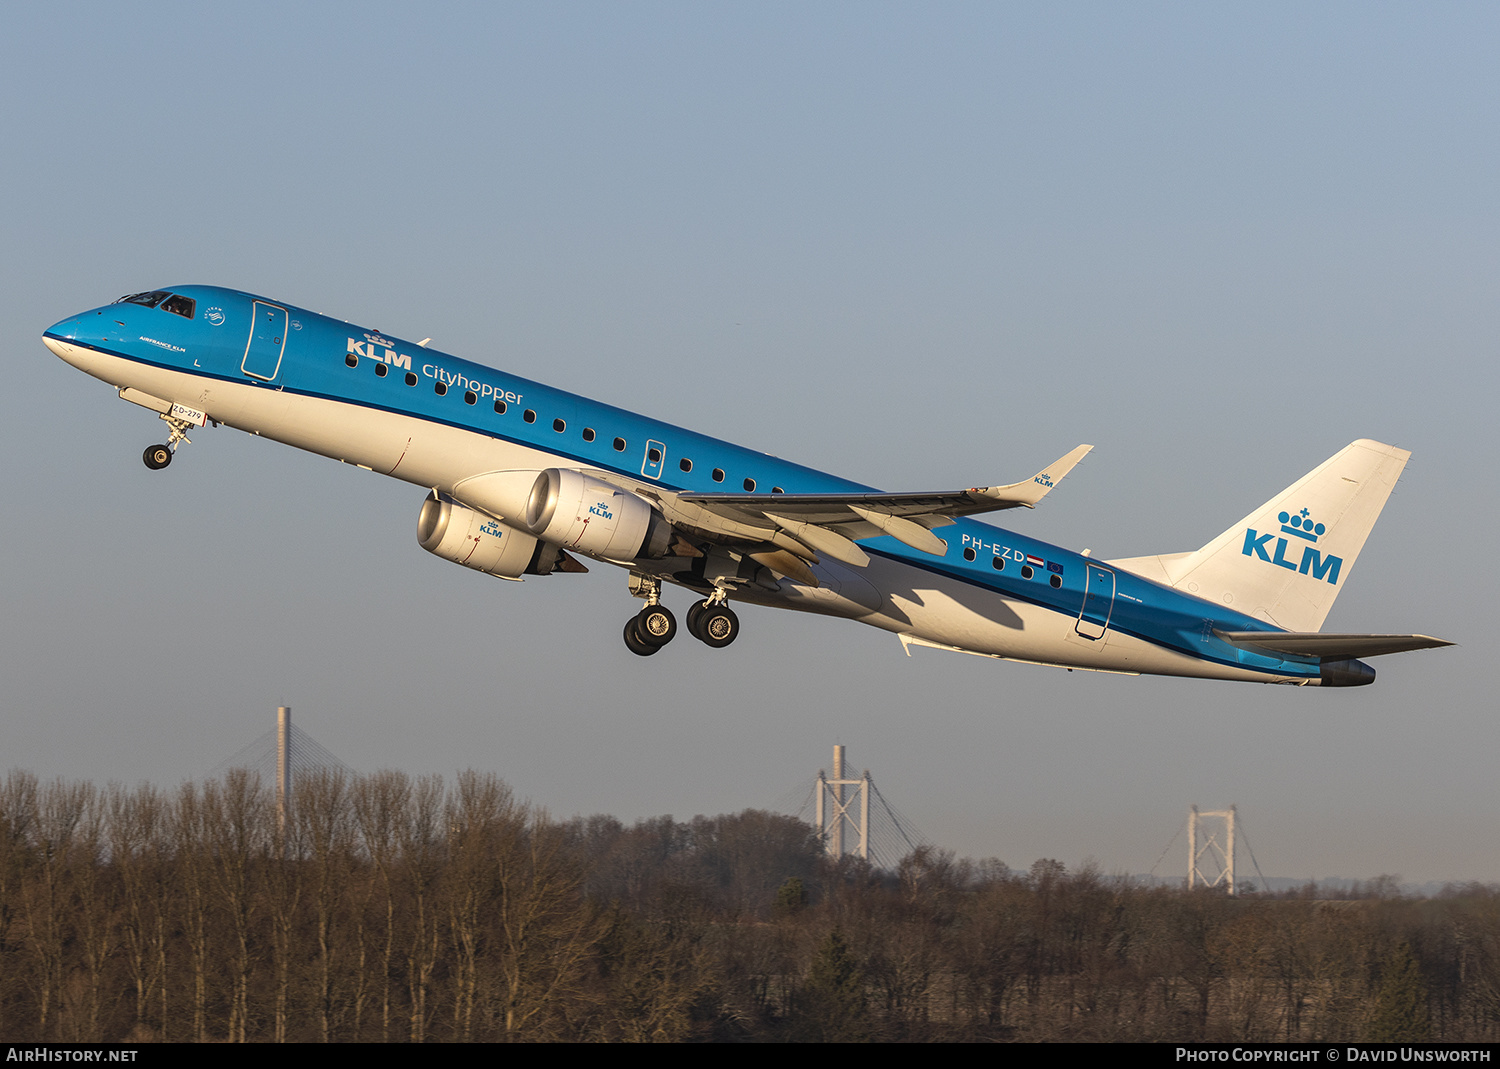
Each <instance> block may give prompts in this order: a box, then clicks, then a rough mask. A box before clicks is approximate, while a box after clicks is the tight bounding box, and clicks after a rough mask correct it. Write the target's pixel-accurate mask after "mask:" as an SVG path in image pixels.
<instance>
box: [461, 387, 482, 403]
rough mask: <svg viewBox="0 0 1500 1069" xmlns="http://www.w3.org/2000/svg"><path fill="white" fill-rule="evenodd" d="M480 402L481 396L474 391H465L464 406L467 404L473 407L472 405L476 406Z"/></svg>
mask: <svg viewBox="0 0 1500 1069" xmlns="http://www.w3.org/2000/svg"><path fill="white" fill-rule="evenodd" d="M478 400H479V395H478V394H477V393H475V392H474V391H473V390H465V391H464V404H466V405H472V404H475V403H476V402H478Z"/></svg>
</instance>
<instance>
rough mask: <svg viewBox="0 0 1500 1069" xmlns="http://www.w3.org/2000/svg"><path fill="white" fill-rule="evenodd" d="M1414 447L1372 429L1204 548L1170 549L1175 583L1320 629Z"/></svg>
mask: <svg viewBox="0 0 1500 1069" xmlns="http://www.w3.org/2000/svg"><path fill="white" fill-rule="evenodd" d="M1410 457H1411V453H1410V452H1408V451H1407V450H1405V449H1397V448H1395V447H1394V446H1389V445H1382V444H1381V443H1379V442H1372V441H1370V440H1369V439H1368V438H1362V439H1360V440H1359V441H1357V442H1354V443H1352V444H1350V445H1348V446H1345V447H1344V448H1343V449H1342V450H1340V451H1339V452H1338V453H1337V454H1335V455H1334V456H1333V457H1331V458H1329V459H1328V460H1326V461H1324V462H1323V463H1322V464H1320V465H1318V467H1316V468H1314V469H1313V470H1312V471H1311V472H1309V473H1308V474H1307V475H1304V476H1303V477H1302V478H1301V479H1298V480H1297V481H1296V482H1295V483H1293V484H1292V485H1291V486H1289V487H1287V488H1286V489H1285V490H1283V491H1282V492H1281V493H1279V494H1277V495H1276V496H1275V497H1273V498H1272V499H1271V500H1270V501H1267V502H1266V503H1265V504H1264V505H1262V506H1261V507H1260V508H1258V509H1256V510H1255V511H1254V512H1252V513H1250V515H1248V516H1246V517H1245V518H1244V519H1243V520H1241V521H1240V522H1239V523H1237V524H1235V525H1234V526H1233V527H1231V528H1229V530H1227V531H1225V532H1224V533H1223V534H1221V535H1219V537H1218V538H1215V539H1214V540H1213V541H1212V542H1210V543H1208V545H1206V546H1204V547H1203V548H1202V549H1200V550H1198V552H1196V553H1189V554H1185V555H1183V556H1180V557H1175V558H1161V565H1162V568H1163V569H1164V571H1165V572H1166V578H1167V579H1168V580H1169V581H1170V582H1171V585H1172V586H1174V587H1176V588H1177V589H1179V590H1184V591H1186V592H1188V593H1190V594H1194V595H1196V596H1197V597H1200V598H1205V599H1207V600H1208V601H1212V602H1214V603H1215V604H1219V605H1226V606H1229V607H1230V608H1233V609H1235V610H1237V611H1239V612H1242V613H1245V614H1247V615H1250V616H1255V617H1258V618H1260V619H1262V620H1266V621H1267V622H1269V623H1272V624H1275V625H1276V626H1277V627H1281V628H1284V629H1286V630H1288V631H1317V630H1318V629H1319V628H1321V627H1322V626H1323V621H1324V619H1326V618H1327V616H1328V610H1329V609H1331V608H1333V599H1334V598H1336V597H1338V594H1339V591H1340V590H1342V589H1343V587H1344V584H1345V583H1346V582H1348V579H1349V573H1350V571H1351V570H1352V569H1353V567H1354V562H1355V560H1356V559H1357V558H1358V557H1359V551H1360V550H1361V549H1363V548H1364V544H1365V539H1366V538H1368V537H1369V534H1370V528H1372V527H1374V526H1375V521H1376V520H1377V519H1378V518H1379V517H1380V510H1381V509H1382V508H1384V507H1385V502H1386V499H1387V498H1388V497H1390V496H1391V490H1392V488H1394V487H1395V485H1396V480H1397V479H1398V478H1400V477H1401V471H1402V469H1403V468H1405V467H1406V462H1407V460H1408V459H1409V458H1410Z"/></svg>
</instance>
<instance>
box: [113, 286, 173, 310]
mask: <svg viewBox="0 0 1500 1069" xmlns="http://www.w3.org/2000/svg"><path fill="white" fill-rule="evenodd" d="M170 296H172V295H171V294H170V293H168V292H167V291H166V290H150V291H148V292H146V293H132V294H130V295H128V296H125V297H121V298H120V299H119V300H118V301H116V302H115V303H116V304H144V305H145V306H146V307H147V308H155V307H156V306H157V305H159V304H161V302H162V301H164V300H166V299H167V298H168V297H170Z"/></svg>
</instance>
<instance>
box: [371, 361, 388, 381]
mask: <svg viewBox="0 0 1500 1069" xmlns="http://www.w3.org/2000/svg"><path fill="white" fill-rule="evenodd" d="M390 371H391V369H390V368H388V367H387V366H386V365H385V364H383V363H381V364H376V365H375V374H376V375H378V376H379V377H380V378H382V379H383V378H385V377H386V376H387V375H389V374H390Z"/></svg>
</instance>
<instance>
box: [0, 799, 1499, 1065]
mask: <svg viewBox="0 0 1500 1069" xmlns="http://www.w3.org/2000/svg"><path fill="white" fill-rule="evenodd" d="M288 808H289V811H288V812H286V813H285V814H283V813H280V812H279V811H278V808H277V806H276V804H275V800H274V798H273V797H272V795H271V793H270V792H269V791H268V790H267V789H266V788H265V787H264V786H263V785H262V784H261V783H260V782H259V780H258V779H257V778H255V777H253V776H250V775H244V774H238V773H236V774H231V775H230V776H228V777H227V778H225V779H224V780H222V781H212V782H208V783H204V784H187V785H184V786H183V787H181V788H179V789H178V790H176V791H175V792H164V791H161V790H158V789H156V788H154V787H150V786H142V787H138V788H135V789H125V788H121V787H118V786H110V787H107V788H105V789H102V790H101V789H98V788H96V787H94V786H92V785H90V784H87V783H70V782H65V781H61V780H59V781H56V782H52V783H45V784H43V783H38V782H37V781H36V779H35V778H34V777H32V776H30V775H28V774H25V773H12V774H10V775H9V777H8V778H6V779H5V780H4V781H3V782H0V1036H4V1037H5V1038H6V1039H7V1040H9V1041H21V1042H38V1041H46V1040H54V1041H75V1042H98V1041H105V1042H115V1041H124V1042H131V1043H140V1042H149V1041H152V1040H165V1041H200V1042H202V1041H231V1042H244V1041H283V1040H285V1041H350V1040H362V1041H390V1042H424V1041H495V1040H527V1041H545V1040H600V1041H673V1040H678V1041H682V1040H699V1041H757V1040H869V1041H902V1040H917V1041H924V1040H925V1041H935V1040H1023V1041H1025V1040H1053V1039H1066V1040H1110V1041H1128V1040H1155V1041H1187V1040H1224V1041H1287V1040H1291V1041H1309V1040H1321V1041H1353V1040H1363V1039H1398V1040H1399V1039H1407V1040H1417V1039H1423V1038H1430V1039H1434V1040H1447V1041H1494V1040H1496V1039H1497V1038H1500V892H1497V889H1495V888H1492V887H1491V888H1486V887H1478V886H1471V887H1466V888H1461V889H1454V890H1452V891H1450V892H1449V893H1447V894H1445V895H1442V896H1439V897H1436V898H1431V899H1408V898H1402V897H1401V896H1400V895H1399V894H1397V893H1395V891H1394V889H1393V887H1392V886H1391V885H1389V884H1388V883H1386V884H1377V885H1375V886H1373V887H1372V888H1371V889H1370V890H1369V892H1368V894H1367V897H1363V898H1351V899H1346V900H1343V901H1321V900H1318V899H1316V898H1314V897H1312V896H1311V895H1309V894H1304V895H1286V896H1254V895H1251V896H1241V897H1239V898H1234V899H1231V898H1228V897H1226V896H1224V895H1222V894H1218V893H1210V892H1195V893H1191V894H1189V893H1186V892H1183V891H1180V890H1168V889H1162V888H1145V887H1141V886H1139V885H1136V884H1133V883H1131V882H1130V881H1128V880H1125V879H1118V878H1106V877H1104V876H1101V875H1100V874H1099V873H1098V872H1096V871H1092V870H1085V871H1082V872H1076V873H1069V872H1068V871H1066V869H1065V868H1064V867H1063V866H1062V865H1061V864H1059V863H1057V862H1055V861H1047V860H1043V861H1038V862H1036V863H1035V864H1033V865H1032V866H1031V868H1030V870H1029V871H1027V872H1015V871H1012V870H1009V869H1007V868H1006V867H1005V866H1004V865H1002V864H1000V863H999V862H996V861H989V862H979V863H974V862H968V861H958V860H955V859H954V858H953V857H952V856H951V855H950V854H947V853H945V852H941V851H930V850H922V851H917V852H915V853H913V854H912V855H910V856H908V857H907V858H906V859H904V860H903V861H902V862H901V863H900V865H899V866H898V868H897V870H896V871H895V872H889V873H888V872H880V871H875V870H872V869H871V868H869V867H868V866H866V865H864V864H862V863H859V862H856V861H853V860H849V859H845V860H843V861H841V862H838V863H834V862H831V861H830V860H829V859H828V858H827V857H826V856H825V855H824V853H823V852H822V848H821V844H820V843H819V841H818V838H817V835H816V833H815V831H814V830H813V829H812V828H810V827H809V826H807V825H806V824H803V823H801V822H800V821H797V820H795V819H793V818H791V817H786V816H781V815H777V814H772V813H766V812H759V811H754V810H747V811H745V812H743V813H738V814H734V815H728V816H720V817H713V818H707V817H697V818H695V819H693V820H692V821H688V822H679V821H674V820H672V819H671V818H669V817H663V818H660V819H656V820H649V821H642V822H639V823H637V824H635V825H633V826H630V827H626V826H624V825H622V824H621V823H620V822H619V821H617V820H614V819H612V818H609V817H592V818H588V819H576V820H571V821H565V822H558V821H554V820H550V819H548V818H547V816H546V815H545V814H544V813H542V812H540V811H538V810H536V809H534V808H532V807H530V806H527V805H525V804H523V803H521V802H519V801H518V800H517V799H516V798H515V797H514V796H513V795H512V793H511V792H510V790H509V789H508V788H507V787H506V786H505V785H504V784H503V783H502V782H500V781H499V780H498V779H496V778H494V777H493V776H488V775H484V774H479V773H472V772H471V773H466V774H463V775H461V776H459V777H458V778H457V779H456V780H455V781H453V782H451V783H445V782H443V781H442V780H440V779H438V778H435V777H427V778H420V779H412V778H409V777H407V776H405V775H402V774H400V773H394V772H384V773H379V774H376V775H373V776H364V777H352V778H345V777H340V776H321V777H306V778H304V779H303V780H302V781H301V782H300V783H299V785H298V787H297V790H296V795H295V798H294V799H293V802H292V804H291V805H290V806H289V807H288Z"/></svg>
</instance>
